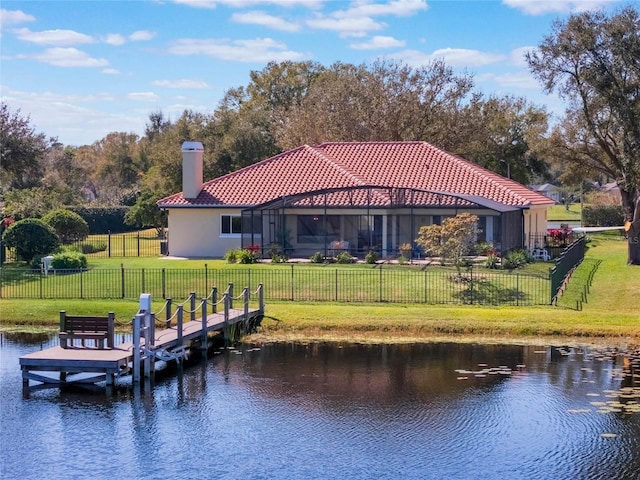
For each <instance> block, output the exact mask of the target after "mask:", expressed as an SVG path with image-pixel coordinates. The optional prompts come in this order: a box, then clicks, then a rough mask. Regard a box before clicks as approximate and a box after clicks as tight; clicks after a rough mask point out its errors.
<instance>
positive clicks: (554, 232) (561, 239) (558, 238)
mask: <svg viewBox="0 0 640 480" xmlns="http://www.w3.org/2000/svg"><path fill="white" fill-rule="evenodd" d="M572 234H573V229H572V228H571V227H569V226H567V225H563V226H562V227H561V228H549V229H548V230H547V243H548V244H549V246H551V247H563V246H565V245H566V244H567V243H568V240H569V237H570V236H571V235H572Z"/></svg>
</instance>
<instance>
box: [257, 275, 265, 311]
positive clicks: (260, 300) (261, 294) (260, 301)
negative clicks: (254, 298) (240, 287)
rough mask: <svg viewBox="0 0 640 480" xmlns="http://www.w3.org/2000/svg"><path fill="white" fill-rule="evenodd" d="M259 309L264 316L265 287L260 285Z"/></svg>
mask: <svg viewBox="0 0 640 480" xmlns="http://www.w3.org/2000/svg"><path fill="white" fill-rule="evenodd" d="M258 309H259V311H260V314H261V315H264V285H263V284H262V283H260V284H258Z"/></svg>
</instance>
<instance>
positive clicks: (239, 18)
mask: <svg viewBox="0 0 640 480" xmlns="http://www.w3.org/2000/svg"><path fill="white" fill-rule="evenodd" d="M231 20H233V21H234V22H237V23H246V24H250V25H262V26H263V27H267V28H272V29H274V30H282V31H284V32H298V31H300V29H301V28H302V27H301V26H300V25H299V24H297V23H291V22H287V21H286V20H284V19H282V18H280V17H275V16H273V15H269V14H268V13H265V12H260V11H251V12H246V13H234V14H233V15H231Z"/></svg>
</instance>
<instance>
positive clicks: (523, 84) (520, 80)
mask: <svg viewBox="0 0 640 480" xmlns="http://www.w3.org/2000/svg"><path fill="white" fill-rule="evenodd" d="M475 78H476V80H477V81H478V82H479V83H482V82H492V83H495V84H496V85H498V86H500V87H504V88H510V89H513V88H522V89H527V90H536V91H539V90H541V89H542V87H541V86H540V84H539V83H538V82H537V80H536V79H535V78H533V77H532V76H531V75H530V74H529V73H527V72H524V71H521V72H511V73H504V74H500V75H497V74H493V73H486V74H483V75H477V76H476V77H475Z"/></svg>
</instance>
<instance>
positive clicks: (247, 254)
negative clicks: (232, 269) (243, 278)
mask: <svg viewBox="0 0 640 480" xmlns="http://www.w3.org/2000/svg"><path fill="white" fill-rule="evenodd" d="M259 258H260V257H259V256H258V253H257V252H255V251H251V250H248V249H243V250H240V254H239V256H238V261H239V262H240V263H242V264H244V265H249V264H252V263H258V260H259Z"/></svg>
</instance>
